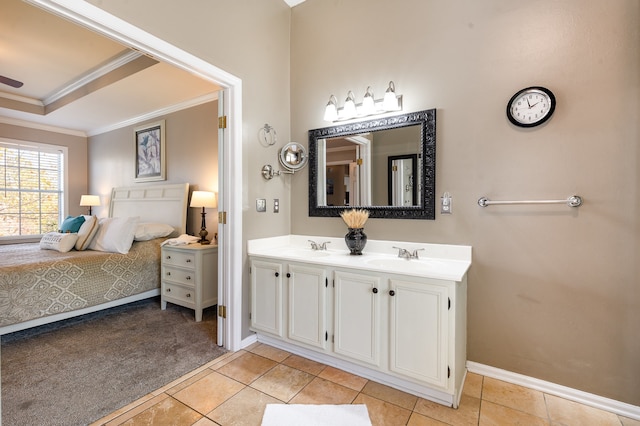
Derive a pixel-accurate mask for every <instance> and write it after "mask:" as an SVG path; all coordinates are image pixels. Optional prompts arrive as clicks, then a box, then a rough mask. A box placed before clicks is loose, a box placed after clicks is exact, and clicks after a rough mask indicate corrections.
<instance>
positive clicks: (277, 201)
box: [273, 198, 280, 213]
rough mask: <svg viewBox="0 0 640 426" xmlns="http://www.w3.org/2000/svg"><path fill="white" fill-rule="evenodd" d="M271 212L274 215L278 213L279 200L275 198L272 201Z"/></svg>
mask: <svg viewBox="0 0 640 426" xmlns="http://www.w3.org/2000/svg"><path fill="white" fill-rule="evenodd" d="M273 212H274V213H279V212H280V200H279V199H277V198H274V199H273Z"/></svg>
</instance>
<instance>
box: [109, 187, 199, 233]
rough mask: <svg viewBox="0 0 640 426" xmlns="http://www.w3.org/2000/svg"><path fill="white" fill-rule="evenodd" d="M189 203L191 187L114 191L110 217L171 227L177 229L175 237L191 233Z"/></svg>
mask: <svg viewBox="0 0 640 426" xmlns="http://www.w3.org/2000/svg"><path fill="white" fill-rule="evenodd" d="M188 200H189V184H188V183H179V184H167V185H153V186H128V187H116V188H113V189H112V190H111V201H110V203H109V217H133V216H138V217H139V218H140V219H139V221H140V222H160V223H167V224H169V225H171V226H173V227H174V228H175V231H174V233H173V234H172V235H171V236H173V237H175V236H178V235H181V234H185V233H186V232H187V203H188Z"/></svg>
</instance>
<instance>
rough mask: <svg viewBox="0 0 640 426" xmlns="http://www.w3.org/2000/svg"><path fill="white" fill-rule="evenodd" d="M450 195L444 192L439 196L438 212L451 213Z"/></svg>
mask: <svg viewBox="0 0 640 426" xmlns="http://www.w3.org/2000/svg"><path fill="white" fill-rule="evenodd" d="M451 213H452V212H451V195H449V193H448V192H445V193H444V195H443V196H442V197H441V198H440V214H451Z"/></svg>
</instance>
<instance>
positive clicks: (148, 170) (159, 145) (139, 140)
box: [134, 120, 167, 182]
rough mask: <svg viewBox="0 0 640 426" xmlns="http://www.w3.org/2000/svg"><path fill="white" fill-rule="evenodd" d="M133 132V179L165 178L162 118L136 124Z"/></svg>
mask: <svg viewBox="0 0 640 426" xmlns="http://www.w3.org/2000/svg"><path fill="white" fill-rule="evenodd" d="M134 134H135V149H136V157H135V162H136V164H135V167H136V170H135V181H136V182H149V181H154V180H166V179H167V176H166V163H167V158H166V151H165V142H166V141H165V135H164V120H160V121H156V122H155V123H149V124H145V125H143V126H138V127H136V128H135V129H134Z"/></svg>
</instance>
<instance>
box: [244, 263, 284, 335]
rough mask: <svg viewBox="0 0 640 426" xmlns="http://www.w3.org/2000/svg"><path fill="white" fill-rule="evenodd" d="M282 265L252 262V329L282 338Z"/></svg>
mask: <svg viewBox="0 0 640 426" xmlns="http://www.w3.org/2000/svg"><path fill="white" fill-rule="evenodd" d="M282 298H283V295H282V263H281V262H278V261H265V260H254V261H252V262H251V328H253V330H254V331H264V332H267V333H270V334H273V335H274V336H282V320H283V318H282Z"/></svg>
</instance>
